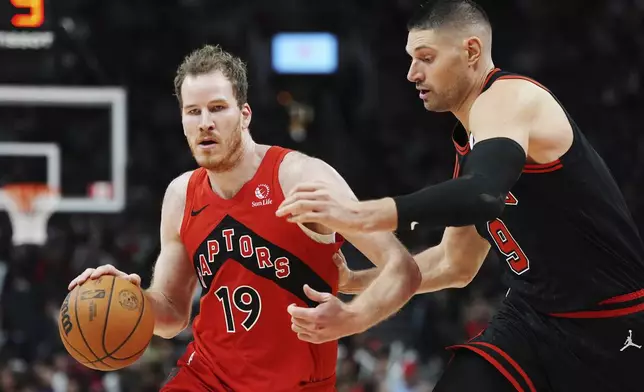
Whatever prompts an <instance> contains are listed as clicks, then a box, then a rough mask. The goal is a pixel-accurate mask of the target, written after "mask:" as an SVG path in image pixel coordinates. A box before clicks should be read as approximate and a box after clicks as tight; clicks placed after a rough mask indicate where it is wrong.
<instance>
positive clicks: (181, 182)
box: [165, 170, 195, 200]
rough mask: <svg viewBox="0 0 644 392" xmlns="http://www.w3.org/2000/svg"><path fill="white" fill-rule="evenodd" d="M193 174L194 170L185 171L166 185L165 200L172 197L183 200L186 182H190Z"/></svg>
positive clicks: (186, 186)
mask: <svg viewBox="0 0 644 392" xmlns="http://www.w3.org/2000/svg"><path fill="white" fill-rule="evenodd" d="M194 172H195V171H194V170H190V171H187V172H185V173H183V174H181V175H179V176H178V177H176V178H175V179H174V180H172V181H170V184H168V187H167V189H166V193H165V194H166V199H167V197H168V196H174V197H176V198H180V199H183V200H185V199H186V192H187V191H188V182H190V177H191V176H192V173H194Z"/></svg>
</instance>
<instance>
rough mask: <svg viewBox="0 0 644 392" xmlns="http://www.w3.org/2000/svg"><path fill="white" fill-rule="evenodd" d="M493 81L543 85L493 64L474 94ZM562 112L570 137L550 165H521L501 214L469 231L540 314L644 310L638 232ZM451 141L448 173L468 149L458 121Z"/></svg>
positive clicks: (585, 143) (609, 181)
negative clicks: (452, 150) (453, 151)
mask: <svg viewBox="0 0 644 392" xmlns="http://www.w3.org/2000/svg"><path fill="white" fill-rule="evenodd" d="M499 79H525V80H529V81H531V82H533V83H535V84H537V85H538V86H540V87H542V88H544V87H543V86H541V85H540V84H539V83H537V82H535V81H532V80H530V79H528V78H525V77H522V76H519V75H514V74H511V73H507V72H502V71H500V70H499V69H495V70H494V71H492V72H491V73H490V75H489V76H488V79H487V81H486V83H485V85H484V88H483V90H482V92H484V91H486V90H487V89H488V88H489V87H490V86H491V85H492V83H494V82H495V81H497V80H499ZM544 89H545V88H544ZM546 91H547V90H546ZM555 99H556V98H555ZM560 105H561V103H560ZM562 108H563V107H562ZM564 111H565V109H564ZM566 116H567V117H568V120H569V122H570V125H571V127H572V130H573V135H574V140H573V143H572V146H571V147H570V149H569V150H568V151H567V152H566V153H565V154H564V155H563V156H562V157H561V158H560V159H558V160H556V161H554V162H550V163H547V164H526V165H525V167H524V170H523V173H522V174H521V177H520V178H519V180H518V182H517V183H516V184H515V185H514V187H513V188H512V190H511V192H510V193H509V194H508V195H507V198H506V207H505V210H504V212H503V214H502V216H501V217H500V218H499V219H495V220H493V221H490V222H487V223H486V224H481V225H477V227H476V228H477V231H478V232H479V234H480V235H481V236H483V237H484V238H486V239H487V240H488V241H489V242H490V244H491V245H492V250H494V251H496V253H497V255H498V256H499V258H500V260H501V261H502V262H503V261H505V262H506V263H507V269H506V271H505V273H504V283H505V284H507V285H508V287H509V288H510V293H511V294H510V296H509V298H510V299H511V298H512V296H513V295H517V296H519V297H521V298H522V299H523V300H525V301H526V302H528V303H529V304H530V305H532V306H533V307H534V308H535V309H537V310H539V311H541V312H544V313H549V314H557V315H562V316H565V315H569V314H570V313H575V314H577V315H578V316H580V315H581V316H584V317H611V316H615V315H619V314H622V313H620V312H624V311H625V310H626V309H628V308H629V307H630V309H631V310H632V309H633V306H636V307H638V306H639V307H641V308H642V309H644V303H642V301H641V300H642V299H643V297H644V290H642V289H643V288H644V261H643V258H644V246H643V245H642V241H641V238H640V235H639V233H638V231H637V228H636V226H635V224H634V222H633V219H632V217H631V214H630V212H629V210H628V208H627V206H626V202H625V201H624V198H623V196H622V194H621V192H620V190H619V188H618V186H617V184H616V182H615V180H614V179H613V177H612V175H611V174H610V172H609V170H608V168H607V166H606V164H605V163H604V161H603V160H602V158H601V157H600V156H599V155H598V154H597V152H596V151H595V150H594V149H593V147H592V146H591V145H590V143H589V142H588V140H586V138H585V137H584V135H583V134H582V133H581V131H580V130H579V128H578V127H577V125H576V124H575V123H574V121H573V120H572V118H571V117H570V115H569V114H568V113H567V112H566ZM454 144H455V146H456V149H457V161H456V167H455V170H454V176H455V177H456V176H458V175H459V168H460V167H461V166H462V165H463V164H464V162H465V161H466V160H467V156H468V152H469V151H470V149H471V148H472V146H471V144H472V142H471V141H469V140H468V137H467V134H466V132H465V130H464V129H463V127H462V126H460V125H459V126H458V127H457V128H456V129H455V130H454ZM474 145H475V143H474ZM474 148H476V147H474ZM638 298H639V299H640V301H639V302H637V301H636V300H637V299H638Z"/></svg>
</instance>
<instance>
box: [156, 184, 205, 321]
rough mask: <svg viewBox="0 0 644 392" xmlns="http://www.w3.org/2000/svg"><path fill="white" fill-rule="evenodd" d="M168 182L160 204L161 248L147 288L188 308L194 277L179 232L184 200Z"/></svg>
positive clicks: (174, 303) (194, 284)
mask: <svg viewBox="0 0 644 392" xmlns="http://www.w3.org/2000/svg"><path fill="white" fill-rule="evenodd" d="M176 188H177V187H176V186H174V184H171V185H170V186H169V187H168V190H167V191H166V195H165V197H164V200H163V206H162V208H161V230H160V231H161V233H160V234H161V252H160V253H159V256H158V258H157V261H156V263H155V266H154V272H153V275H152V284H151V286H150V290H151V291H157V292H160V293H162V294H163V295H164V296H166V297H167V298H168V299H169V300H170V301H171V302H172V304H173V305H174V306H175V307H176V309H177V310H178V311H180V312H181V313H184V312H187V311H189V309H190V303H191V299H192V294H193V293H194V290H195V288H196V285H197V278H196V275H195V273H194V270H193V268H192V265H191V263H190V259H189V257H188V253H187V251H186V248H185V246H184V245H183V243H182V241H181V238H180V236H179V230H180V227H181V221H182V220H183V210H184V208H183V207H184V206H185V201H184V199H183V197H182V194H181V192H180V190H177V189H176Z"/></svg>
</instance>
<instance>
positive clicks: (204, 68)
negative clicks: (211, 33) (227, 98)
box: [174, 45, 248, 108]
mask: <svg viewBox="0 0 644 392" xmlns="http://www.w3.org/2000/svg"><path fill="white" fill-rule="evenodd" d="M213 71H221V72H222V73H223V74H224V76H225V77H226V78H228V80H230V83H231V84H232V85H233V95H234V96H235V99H236V100H237V103H238V104H239V107H240V108H241V106H242V105H243V104H245V103H246V101H247V99H248V79H247V76H246V73H247V72H246V64H244V62H243V61H242V59H240V58H239V57H236V56H233V55H232V54H230V53H228V52H226V51H225V50H223V49H221V48H220V47H219V45H216V46H212V45H206V46H204V47H203V48H201V49H197V50H195V51H193V52H192V53H190V54H189V55H188V56H186V58H185V59H184V60H183V62H182V63H181V65H179V68H178V69H177V75H176V76H175V77H174V93H175V95H176V96H177V99H179V105H182V100H181V85H182V84H183V81H184V80H185V78H186V76H187V75H192V76H197V75H203V74H207V73H210V72H213Z"/></svg>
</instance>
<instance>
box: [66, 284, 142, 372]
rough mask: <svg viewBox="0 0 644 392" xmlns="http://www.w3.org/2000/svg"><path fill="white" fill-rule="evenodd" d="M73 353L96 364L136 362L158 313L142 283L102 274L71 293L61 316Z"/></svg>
mask: <svg viewBox="0 0 644 392" xmlns="http://www.w3.org/2000/svg"><path fill="white" fill-rule="evenodd" d="M58 330H59V333H60V338H61V340H62V341H63V344H64V345H65V348H66V349H67V352H68V353H69V355H71V356H72V357H73V358H74V359H76V360H77V361H78V362H80V363H81V364H83V365H85V366H87V367H89V368H91V369H96V370H102V371H112V370H118V369H122V368H124V367H126V366H129V365H131V364H133V363H134V362H136V361H137V360H138V359H139V358H140V357H141V355H143V352H144V351H145V349H146V348H147V347H148V344H149V343H150V340H151V339H152V333H153V331H154V314H153V312H152V308H151V306H150V304H149V302H147V301H146V299H145V296H144V295H143V292H142V291H141V289H140V288H139V287H138V286H136V285H134V284H132V283H131V282H129V281H128V280H125V279H122V278H118V277H114V276H109V275H106V276H101V277H100V278H98V279H94V280H88V281H86V282H85V283H83V284H82V285H80V286H76V287H75V288H74V289H73V290H72V291H70V292H69V294H67V297H66V298H65V301H64V302H63V304H62V306H61V308H60V315H59V317H58Z"/></svg>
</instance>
